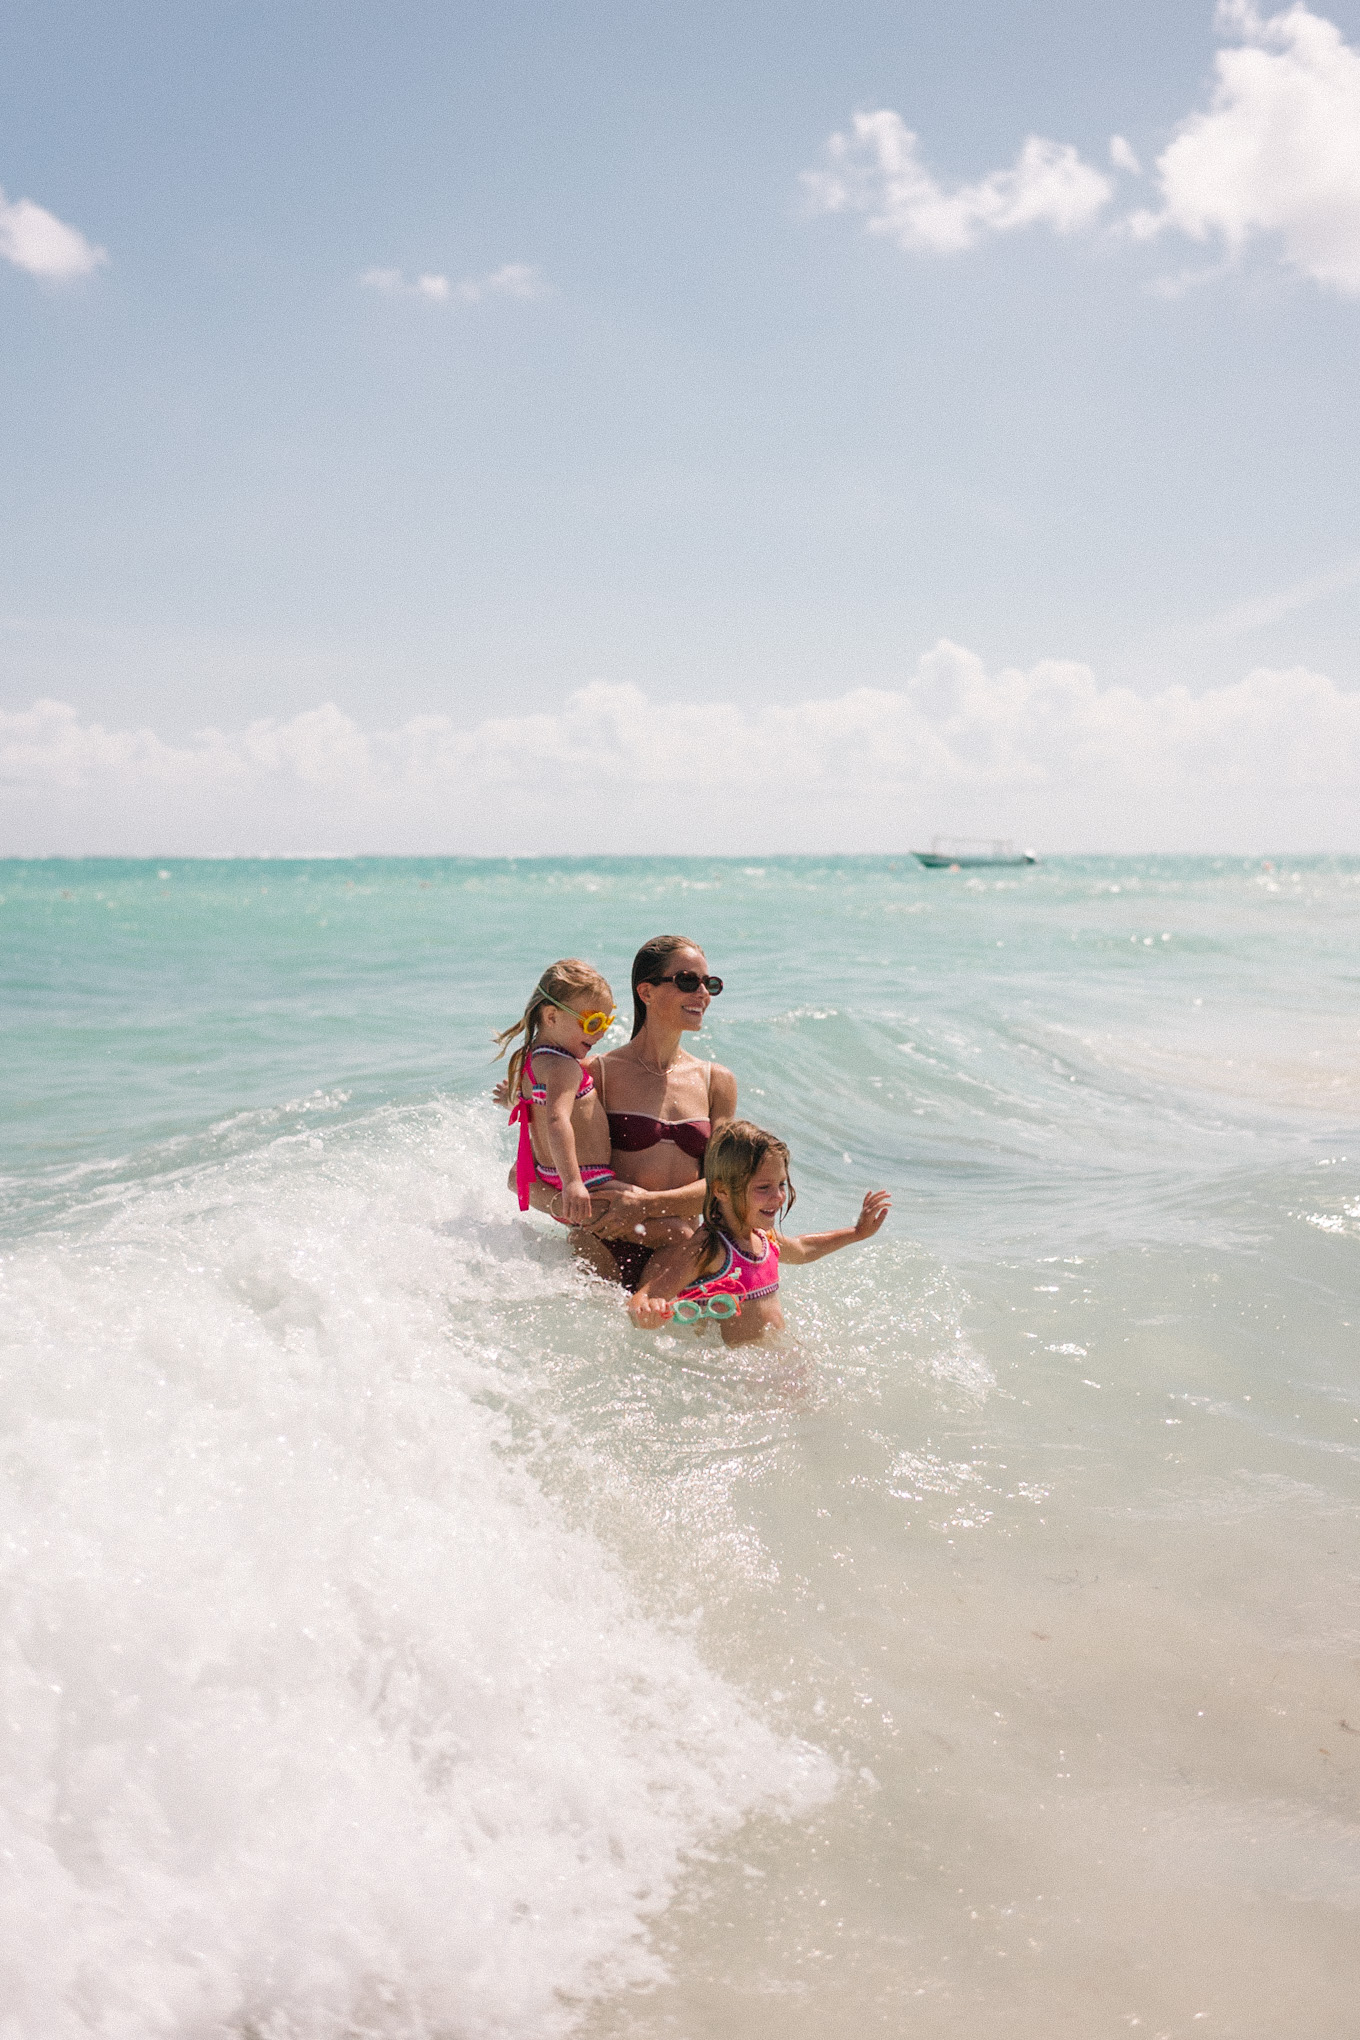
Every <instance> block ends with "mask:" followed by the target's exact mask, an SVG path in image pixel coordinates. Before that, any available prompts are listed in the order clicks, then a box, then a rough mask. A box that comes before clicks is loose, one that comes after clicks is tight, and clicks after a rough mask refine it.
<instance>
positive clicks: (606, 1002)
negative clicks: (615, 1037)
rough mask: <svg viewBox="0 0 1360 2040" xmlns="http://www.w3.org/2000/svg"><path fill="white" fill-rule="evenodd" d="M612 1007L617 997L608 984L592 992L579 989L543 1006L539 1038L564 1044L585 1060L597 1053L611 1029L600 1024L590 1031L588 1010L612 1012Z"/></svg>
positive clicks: (568, 1050) (569, 1053)
mask: <svg viewBox="0 0 1360 2040" xmlns="http://www.w3.org/2000/svg"><path fill="white" fill-rule="evenodd" d="M564 1008H566V1009H569V1010H564ZM613 1010H614V998H613V994H612V993H611V991H610V989H609V987H608V985H600V986H598V987H597V988H596V990H594V991H593V992H578V993H576V995H575V996H574V997H573V998H570V999H566V1000H564V1001H563V1004H562V1005H561V1006H545V1007H544V1008H543V1011H542V1014H541V1016H540V1018H539V1023H538V1033H539V1039H540V1040H545V1041H549V1042H551V1043H552V1046H553V1047H554V1048H564V1049H565V1050H566V1052H567V1054H568V1055H574V1056H575V1057H576V1059H577V1060H578V1062H584V1061H585V1059H586V1057H587V1056H588V1055H594V1053H595V1051H596V1049H597V1048H598V1047H599V1046H600V1044H601V1042H602V1041H603V1039H604V1036H605V1035H606V1034H607V1033H608V1031H609V1030H608V1028H597V1029H595V1030H593V1031H592V1032H591V1033H590V1034H589V1035H587V1034H586V1033H585V1031H584V1029H583V1028H582V1025H581V1021H582V1019H583V1018H584V1017H585V1015H586V1014H588V1013H609V1014H612V1013H613Z"/></svg>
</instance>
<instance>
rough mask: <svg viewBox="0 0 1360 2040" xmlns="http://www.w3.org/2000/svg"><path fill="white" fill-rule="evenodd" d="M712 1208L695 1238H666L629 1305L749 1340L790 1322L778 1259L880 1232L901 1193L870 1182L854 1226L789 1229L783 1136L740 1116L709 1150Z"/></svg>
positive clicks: (829, 1250) (633, 1313) (826, 1250)
mask: <svg viewBox="0 0 1360 2040" xmlns="http://www.w3.org/2000/svg"><path fill="white" fill-rule="evenodd" d="M704 1183H705V1190H704V1215H703V1221H702V1223H701V1225H700V1227H699V1229H698V1231H697V1232H696V1233H695V1235H694V1237H693V1239H691V1240H686V1241H681V1242H678V1243H677V1244H676V1245H674V1246H671V1247H664V1248H663V1249H662V1250H661V1251H660V1252H659V1253H657V1254H655V1255H654V1256H653V1258H652V1260H651V1261H650V1262H649V1263H648V1267H647V1273H646V1276H645V1277H644V1279H643V1281H642V1283H641V1284H640V1285H639V1288H638V1290H637V1293H636V1295H635V1296H632V1297H630V1298H629V1300H628V1315H629V1316H630V1317H631V1318H632V1320H633V1323H634V1324H635V1325H637V1326H639V1327H640V1328H641V1329H642V1330H644V1331H645V1330H651V1329H655V1328H657V1327H659V1326H661V1325H663V1324H665V1323H666V1322H667V1321H668V1320H669V1319H672V1318H673V1319H675V1320H676V1321H677V1322H678V1323H682V1324H688V1323H691V1322H693V1320H694V1319H696V1318H703V1317H714V1318H717V1319H718V1321H719V1328H720V1330H721V1332H722V1335H723V1339H724V1342H725V1343H726V1344H727V1345H729V1346H740V1345H745V1344H746V1343H747V1341H748V1340H751V1339H758V1338H759V1337H760V1336H761V1334H762V1333H763V1332H765V1331H771V1330H772V1331H782V1330H783V1328H784V1313H783V1311H782V1310H781V1309H780V1307H779V1263H780V1260H781V1259H783V1260H785V1261H790V1262H792V1263H794V1264H795V1265H798V1264H801V1263H802V1262H804V1261H820V1260H821V1258H822V1256H823V1255H824V1254H834V1253H835V1252H836V1251H837V1249H838V1248H840V1247H850V1246H853V1245H854V1244H855V1242H856V1241H857V1240H871V1239H872V1238H873V1236H874V1234H875V1233H876V1232H877V1231H878V1229H879V1227H880V1226H881V1225H882V1223H883V1221H884V1219H885V1218H886V1217H887V1215H888V1207H889V1205H890V1204H891V1202H892V1199H891V1198H890V1197H889V1195H888V1193H887V1191H886V1190H871V1191H870V1192H869V1193H868V1195H867V1196H866V1197H865V1199H864V1203H863V1205H862V1207H861V1209H860V1214H859V1218H858V1219H857V1220H856V1222H855V1224H854V1225H853V1226H843V1227H841V1228H840V1229H839V1230H838V1231H836V1232H824V1233H804V1234H802V1235H801V1237H799V1238H797V1239H788V1238H786V1237H785V1236H784V1235H783V1234H781V1233H778V1232H777V1231H776V1230H775V1228H776V1227H777V1225H778V1223H779V1215H780V1213H781V1212H782V1211H783V1210H784V1207H785V1205H786V1204H788V1205H792V1203H793V1200H794V1189H793V1185H792V1184H791V1183H790V1181H789V1151H788V1149H787V1148H786V1147H785V1145H784V1143H783V1141H782V1140H780V1139H778V1138H777V1136H776V1135H774V1134H773V1133H766V1132H764V1131H763V1129H762V1128H760V1127H759V1126H753V1125H752V1124H751V1122H750V1120H749V1119H731V1120H729V1121H728V1123H727V1124H726V1126H722V1127H719V1128H718V1129H717V1131H716V1132H715V1133H714V1135H713V1137H712V1139H711V1140H710V1141H709V1143H708V1152H707V1153H706V1154H705V1156H704Z"/></svg>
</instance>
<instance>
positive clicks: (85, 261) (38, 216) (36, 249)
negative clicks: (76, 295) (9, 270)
mask: <svg viewBox="0 0 1360 2040" xmlns="http://www.w3.org/2000/svg"><path fill="white" fill-rule="evenodd" d="M0 258H3V259H4V260H5V261H6V262H12V263H13V264H14V266H15V268H16V269H24V270H27V272H28V274H29V275H30V276H41V277H45V278H46V279H47V280H48V281H49V282H52V283H69V282H70V281H71V279H72V278H74V277H77V276H88V275H89V274H90V272H91V270H94V269H98V268H99V267H100V266H101V264H103V263H105V262H107V261H108V259H109V258H108V252H107V250H106V249H104V248H96V247H94V246H92V245H91V243H90V242H89V241H87V240H86V239H85V236H84V235H83V234H82V233H81V232H80V231H79V229H78V228H76V227H68V226H67V224H66V222H65V221H64V220H59V219H58V218H57V216H56V214H55V213H50V212H48V211H47V210H46V209H45V208H44V207H43V206H40V205H34V203H33V201H32V199H31V198H17V199H15V200H13V201H12V202H11V201H10V200H9V199H7V198H6V197H5V194H4V192H3V191H0Z"/></svg>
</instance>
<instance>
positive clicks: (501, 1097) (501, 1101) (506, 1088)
mask: <svg viewBox="0 0 1360 2040" xmlns="http://www.w3.org/2000/svg"><path fill="white" fill-rule="evenodd" d="M491 1099H492V1103H493V1104H496V1105H499V1106H501V1107H502V1108H505V1107H508V1106H509V1104H510V1079H509V1078H508V1077H502V1078H501V1080H500V1082H499V1083H498V1084H497V1086H496V1088H495V1090H494V1091H493V1092H492V1093H491Z"/></svg>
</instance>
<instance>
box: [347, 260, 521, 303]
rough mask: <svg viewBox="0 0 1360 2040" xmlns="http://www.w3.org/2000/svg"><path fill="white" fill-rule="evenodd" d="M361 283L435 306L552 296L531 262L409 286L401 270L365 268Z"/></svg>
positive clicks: (429, 277) (431, 277)
mask: <svg viewBox="0 0 1360 2040" xmlns="http://www.w3.org/2000/svg"><path fill="white" fill-rule="evenodd" d="M359 282H360V283H361V284H362V285H363V287H364V288H365V289H366V290H377V291H382V292H383V294H384V295H385V296H387V297H419V298H427V299H429V300H430V301H431V302H432V303H434V304H443V303H445V302H446V301H447V300H448V299H449V298H451V297H453V298H457V299H458V301H459V302H460V303H461V304H465V305H478V304H480V303H481V302H482V300H483V299H484V298H488V297H509V298H524V299H532V298H545V297H551V295H552V286H551V284H549V283H548V282H547V281H546V280H545V278H544V277H543V275H542V273H541V271H539V270H537V269H535V268H533V266H532V265H531V264H530V263H528V262H506V263H504V264H503V265H502V267H501V268H499V269H493V270H492V272H491V274H490V275H489V276H465V277H464V278H463V280H462V282H461V283H457V284H453V283H450V282H449V279H448V277H447V276H441V275H439V274H438V273H437V272H434V271H427V272H426V273H425V274H424V275H422V276H418V277H416V279H415V280H414V282H412V283H408V282H407V281H406V278H405V276H404V275H403V274H402V272H401V270H400V269H366V270H365V271H364V272H363V275H362V276H361V277H360V278H359Z"/></svg>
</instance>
